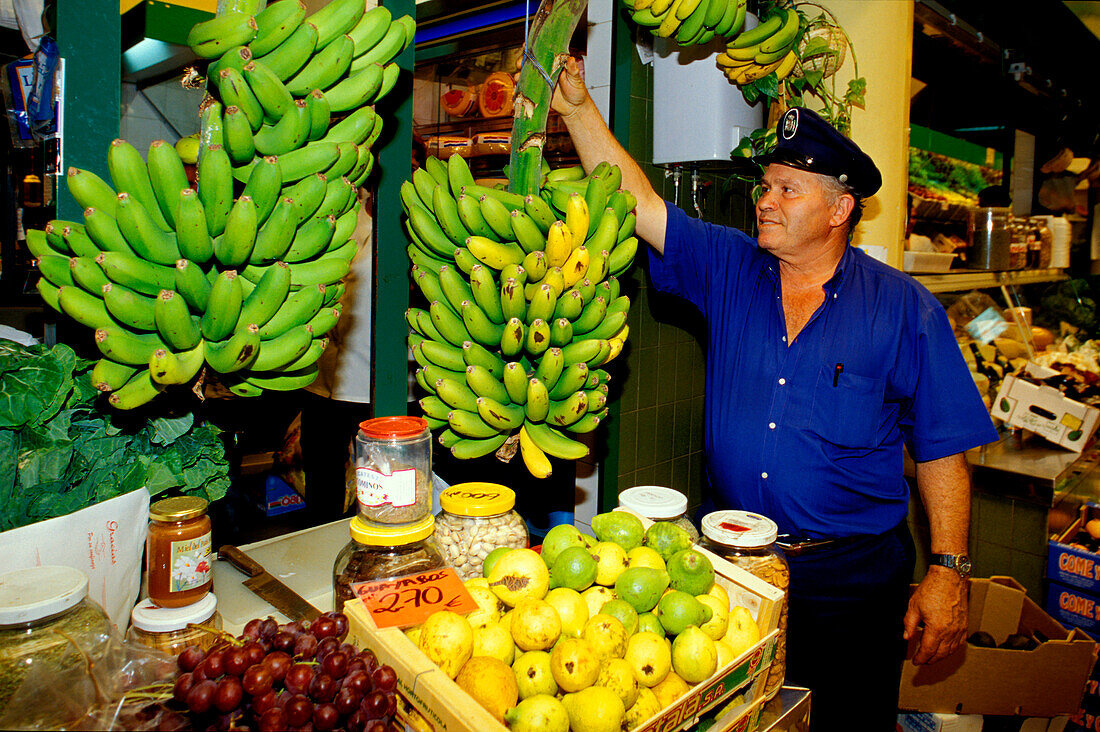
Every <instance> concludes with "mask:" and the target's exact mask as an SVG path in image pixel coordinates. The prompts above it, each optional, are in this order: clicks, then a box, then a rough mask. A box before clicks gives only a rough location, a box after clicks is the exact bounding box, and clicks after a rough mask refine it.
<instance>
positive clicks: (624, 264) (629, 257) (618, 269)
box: [607, 236, 638, 277]
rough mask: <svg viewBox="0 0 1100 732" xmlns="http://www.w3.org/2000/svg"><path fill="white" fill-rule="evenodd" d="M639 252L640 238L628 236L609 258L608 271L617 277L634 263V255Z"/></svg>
mask: <svg viewBox="0 0 1100 732" xmlns="http://www.w3.org/2000/svg"><path fill="white" fill-rule="evenodd" d="M637 252H638V238H637V237H634V236H630V237H627V238H626V239H625V240H624V241H623V242H622V243H621V244H619V245H618V246H616V247H615V248H614V249H613V250H612V251H611V254H610V255H609V256H608V258H607V271H608V272H610V273H611V274H612V275H615V276H616V277H617V276H618V275H621V274H622V273H623V272H625V271H626V270H627V269H628V268H629V267H630V265H631V264H633V263H634V255H635V254H637Z"/></svg>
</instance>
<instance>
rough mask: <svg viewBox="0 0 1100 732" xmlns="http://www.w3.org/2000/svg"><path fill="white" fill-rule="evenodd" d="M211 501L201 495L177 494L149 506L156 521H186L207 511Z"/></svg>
mask: <svg viewBox="0 0 1100 732" xmlns="http://www.w3.org/2000/svg"><path fill="white" fill-rule="evenodd" d="M208 505H210V502H209V501H207V500H206V499H205V498H202V497H201V496H176V497H174V498H165V499H162V500H160V501H157V502H156V503H154V504H153V505H152V506H150V507H149V518H151V519H153V520H154V521H186V520H188V519H193V518H195V517H196V516H202V515H203V514H204V513H206V507H207V506H208Z"/></svg>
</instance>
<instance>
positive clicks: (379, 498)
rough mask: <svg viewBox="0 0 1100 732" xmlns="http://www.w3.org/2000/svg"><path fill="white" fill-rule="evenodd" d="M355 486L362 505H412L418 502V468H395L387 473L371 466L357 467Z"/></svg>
mask: <svg viewBox="0 0 1100 732" xmlns="http://www.w3.org/2000/svg"><path fill="white" fill-rule="evenodd" d="M355 488H356V493H357V495H358V498H359V505H361V506H368V507H377V506H385V505H390V506H411V505H413V504H414V503H416V470H415V469H413V468H408V469H406V470H395V471H393V473H392V474H391V475H386V474H385V473H380V472H378V471H377V470H371V469H370V468H356V469H355Z"/></svg>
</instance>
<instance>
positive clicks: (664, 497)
mask: <svg viewBox="0 0 1100 732" xmlns="http://www.w3.org/2000/svg"><path fill="white" fill-rule="evenodd" d="M619 506H620V507H622V508H629V509H630V510H631V511H633V512H634V513H637V514H640V515H642V516H645V517H646V518H648V519H653V520H660V519H670V518H676V517H677V516H680V515H681V514H683V513H685V512H687V507H688V499H687V496H685V495H684V494H683V493H681V492H680V491H677V490H673V489H672V488H665V487H664V486H659V485H636V486H634V487H633V488H627V489H626V490H625V491H623V492H622V493H620V494H619Z"/></svg>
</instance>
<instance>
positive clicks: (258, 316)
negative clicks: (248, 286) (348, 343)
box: [238, 262, 301, 368]
mask: <svg viewBox="0 0 1100 732" xmlns="http://www.w3.org/2000/svg"><path fill="white" fill-rule="evenodd" d="M289 294H290V266H289V265H287V264H286V263H285V262H276V263H275V264H274V265H272V266H271V267H270V268H269V269H268V270H267V272H265V273H264V276H263V277H261V278H260V281H259V282H257V283H256V288H255V289H254V290H252V292H251V293H249V294H248V296H247V297H246V298H245V299H244V301H243V302H242V303H241V314H240V318H239V319H238V322H239V323H255V324H256V326H257V327H260V328H262V327H263V326H264V325H265V324H266V323H267V322H268V321H269V320H271V318H272V317H274V315H275V313H277V312H278V311H279V308H280V307H281V306H282V305H283V303H284V302H286V299H287V295H289ZM299 355H301V354H299ZM257 368H260V367H257Z"/></svg>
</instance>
